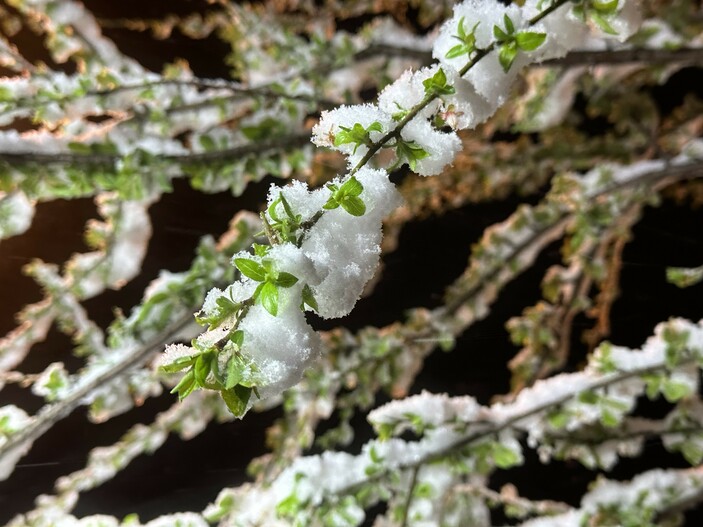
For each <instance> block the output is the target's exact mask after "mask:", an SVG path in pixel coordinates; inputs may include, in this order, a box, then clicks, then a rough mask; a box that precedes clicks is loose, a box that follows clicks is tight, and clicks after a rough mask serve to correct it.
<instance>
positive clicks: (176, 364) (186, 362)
mask: <svg viewBox="0 0 703 527" xmlns="http://www.w3.org/2000/svg"><path fill="white" fill-rule="evenodd" d="M193 362H194V358H193V357H178V358H177V359H176V360H174V361H173V362H170V363H168V364H164V365H163V366H161V367H160V368H159V370H161V371H162V372H164V373H176V372H179V371H182V370H185V369H186V368H187V367H188V366H190V365H191V364H193Z"/></svg>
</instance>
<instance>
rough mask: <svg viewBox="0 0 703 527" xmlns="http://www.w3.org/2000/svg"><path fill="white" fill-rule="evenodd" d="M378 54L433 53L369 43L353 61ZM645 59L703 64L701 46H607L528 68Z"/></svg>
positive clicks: (426, 59) (423, 57) (427, 59)
mask: <svg viewBox="0 0 703 527" xmlns="http://www.w3.org/2000/svg"><path fill="white" fill-rule="evenodd" d="M377 55H386V56H391V57H408V58H411V59H416V60H418V61H420V62H422V63H423V64H430V63H431V62H432V52H430V51H424V50H418V49H413V48H404V47H402V46H392V45H390V44H372V45H371V46H369V47H368V48H366V49H364V50H362V51H360V52H359V53H357V54H356V55H355V57H354V58H355V59H356V60H364V59H368V58H371V57H374V56H377ZM633 62H644V63H650V64H668V63H676V62H691V63H694V64H700V63H703V48H689V47H686V48H678V49H650V48H630V49H606V50H598V51H593V50H576V51H570V52H569V53H568V54H567V55H566V56H565V57H561V58H558V59H549V60H545V61H544V62H541V63H537V64H532V65H531V67H541V66H562V67H565V68H575V67H578V66H599V65H608V66H614V65H618V64H631V63H633Z"/></svg>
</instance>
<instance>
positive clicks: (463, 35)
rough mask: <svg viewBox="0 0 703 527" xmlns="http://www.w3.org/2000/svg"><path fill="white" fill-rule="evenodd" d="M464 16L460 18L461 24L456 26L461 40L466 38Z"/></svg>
mask: <svg viewBox="0 0 703 527" xmlns="http://www.w3.org/2000/svg"><path fill="white" fill-rule="evenodd" d="M464 18H466V17H463V16H462V17H461V18H460V19H459V25H458V26H457V28H456V32H457V35H458V36H459V38H460V39H461V40H466V30H465V29H464Z"/></svg>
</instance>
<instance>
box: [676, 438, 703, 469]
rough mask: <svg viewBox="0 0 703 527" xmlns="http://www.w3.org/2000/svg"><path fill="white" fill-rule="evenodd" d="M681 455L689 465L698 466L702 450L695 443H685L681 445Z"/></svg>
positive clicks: (702, 454) (702, 456)
mask: <svg viewBox="0 0 703 527" xmlns="http://www.w3.org/2000/svg"><path fill="white" fill-rule="evenodd" d="M681 453H682V454H683V457H684V458H685V459H686V461H688V462H689V463H690V464H691V465H698V464H699V463H700V462H701V460H703V448H701V447H700V446H699V445H698V444H697V443H696V442H695V441H686V442H685V443H683V444H682V445H681Z"/></svg>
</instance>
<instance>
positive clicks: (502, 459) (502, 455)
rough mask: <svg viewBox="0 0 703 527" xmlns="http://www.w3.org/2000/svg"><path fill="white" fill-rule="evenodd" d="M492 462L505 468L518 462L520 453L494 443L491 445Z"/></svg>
mask: <svg viewBox="0 0 703 527" xmlns="http://www.w3.org/2000/svg"><path fill="white" fill-rule="evenodd" d="M493 462H494V463H495V464H496V466H497V467H498V468H502V469H507V468H510V467H514V466H515V465H518V464H520V455H519V454H518V453H517V452H515V451H514V450H513V449H512V448H509V447H507V446H505V445H502V444H500V443H495V446H494V447H493Z"/></svg>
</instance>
